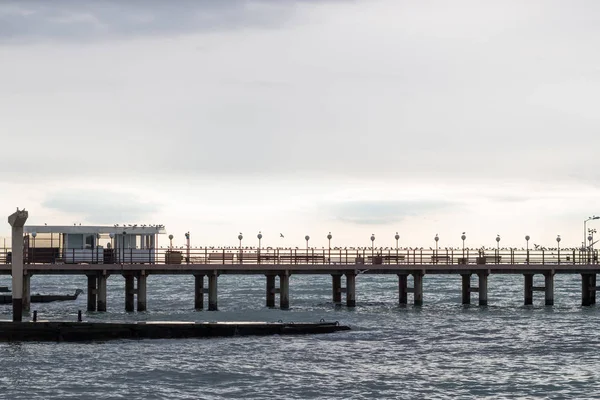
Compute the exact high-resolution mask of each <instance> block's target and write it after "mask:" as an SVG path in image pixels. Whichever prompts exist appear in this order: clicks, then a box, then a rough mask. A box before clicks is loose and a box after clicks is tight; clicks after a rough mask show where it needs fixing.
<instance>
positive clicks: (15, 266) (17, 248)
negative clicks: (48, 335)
mask: <svg viewBox="0 0 600 400" xmlns="http://www.w3.org/2000/svg"><path fill="white" fill-rule="evenodd" d="M28 217H29V213H28V212H27V211H25V210H22V211H19V209H18V208H17V211H16V212H15V213H13V214H11V215H10V216H9V217H8V223H9V224H10V226H11V227H12V261H11V272H12V305H13V322H21V321H23V226H24V225H25V222H26V221H27V218H28Z"/></svg>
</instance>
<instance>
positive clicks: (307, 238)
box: [304, 235, 310, 256]
mask: <svg viewBox="0 0 600 400" xmlns="http://www.w3.org/2000/svg"><path fill="white" fill-rule="evenodd" d="M304 240H306V255H307V256H308V241H309V240H310V236H308V235H306V236H304Z"/></svg>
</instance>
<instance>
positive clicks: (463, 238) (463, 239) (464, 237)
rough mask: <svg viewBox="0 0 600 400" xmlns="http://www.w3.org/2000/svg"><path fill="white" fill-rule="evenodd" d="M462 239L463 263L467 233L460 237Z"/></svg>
mask: <svg viewBox="0 0 600 400" xmlns="http://www.w3.org/2000/svg"><path fill="white" fill-rule="evenodd" d="M460 238H461V239H462V242H463V261H464V260H465V239H466V238H467V235H465V233H464V232H463V233H462V235H460Z"/></svg>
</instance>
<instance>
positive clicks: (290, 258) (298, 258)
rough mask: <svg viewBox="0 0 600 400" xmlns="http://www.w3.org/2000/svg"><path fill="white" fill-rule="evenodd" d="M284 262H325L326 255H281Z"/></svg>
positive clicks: (280, 258)
mask: <svg viewBox="0 0 600 400" xmlns="http://www.w3.org/2000/svg"><path fill="white" fill-rule="evenodd" d="M279 261H280V262H281V263H282V264H325V256H324V255H322V254H307V255H286V254H284V255H280V256H279Z"/></svg>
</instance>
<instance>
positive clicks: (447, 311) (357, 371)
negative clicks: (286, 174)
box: [0, 274, 600, 399]
mask: <svg viewBox="0 0 600 400" xmlns="http://www.w3.org/2000/svg"><path fill="white" fill-rule="evenodd" d="M6 285H10V282H9V281H8V279H7V278H6V277H3V278H2V279H0V286H6ZM476 285H477V283H476V281H475V278H474V280H473V286H476ZM534 285H535V286H543V276H536V277H535V280H534ZM488 286H489V287H488V290H489V292H488V298H489V305H488V306H487V307H479V306H477V305H476V304H477V294H476V293H473V295H472V302H473V305H471V306H463V305H461V304H460V303H461V278H460V276H452V275H449V276H448V275H444V276H430V275H426V276H425V278H424V295H423V299H424V305H423V306H421V307H414V306H412V305H408V306H404V307H400V306H399V305H398V282H397V277H396V276H395V275H390V276H385V275H382V276H375V275H367V274H362V275H359V276H358V277H357V283H356V293H357V294H356V298H357V307H356V308H347V307H345V306H341V307H340V306H336V305H334V304H333V303H332V301H331V277H330V276H327V275H324V276H306V275H302V276H300V275H293V276H292V277H291V278H290V307H291V308H290V310H286V311H283V310H279V309H268V308H266V307H265V278H264V277H262V276H224V275H222V276H221V277H220V278H219V311H217V312H214V311H210V312H209V311H194V309H193V304H194V299H193V292H194V279H193V277H192V276H163V275H161V276H150V277H149V278H148V311H147V312H143V313H137V312H133V313H126V312H125V311H124V302H125V300H124V297H125V296H124V279H123V278H122V277H120V276H111V277H110V278H109V280H108V311H107V312H106V313H97V312H85V308H86V296H85V295H81V296H80V297H79V298H78V299H77V300H76V301H70V302H58V303H48V304H32V308H31V309H32V311H33V310H37V311H38V318H39V319H58V320H73V321H75V320H76V319H77V311H78V310H83V315H84V319H86V320H89V321H117V320H125V321H132V320H165V321H174V320H177V321H181V320H185V321H278V320H282V321H286V322H287V321H313V322H318V321H319V320H321V319H324V320H327V321H339V322H340V323H341V324H345V325H349V326H350V327H351V328H352V330H351V331H347V332H339V333H333V334H326V335H299V336H267V337H232V338H214V339H183V340H181V339H172V340H118V341H108V342H102V343H43V342H40V343H32V342H28V343H0V359H1V363H2V372H1V373H0V398H1V399H69V398H72V399H225V398H253V399H263V398H267V399H268V398H273V399H332V398H343V399H381V398H402V399H404V398H430V399H436V398H440V399H441V398H466V399H468V398H472V399H481V398H490V399H492V398H493V399H497V398H549V399H561V398H598V397H600V335H599V334H598V329H599V328H600V311H599V309H600V307H599V308H596V307H581V278H580V276H579V275H557V276H556V277H555V305H554V306H553V307H546V306H544V305H543V303H544V295H543V293H540V292H535V293H534V305H533V306H523V305H522V304H523V277H522V276H517V275H515V276H510V275H490V277H489V283H488ZM86 287H87V279H86V278H85V277H81V276H48V275H46V276H43V275H39V276H33V277H32V279H31V291H32V293H42V294H63V293H64V294H66V293H73V292H74V291H75V289H77V288H82V289H86ZM410 301H411V295H410V294H409V302H410ZM0 318H1V319H10V318H11V306H10V305H1V306H0ZM26 318H28V317H27V316H26Z"/></svg>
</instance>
